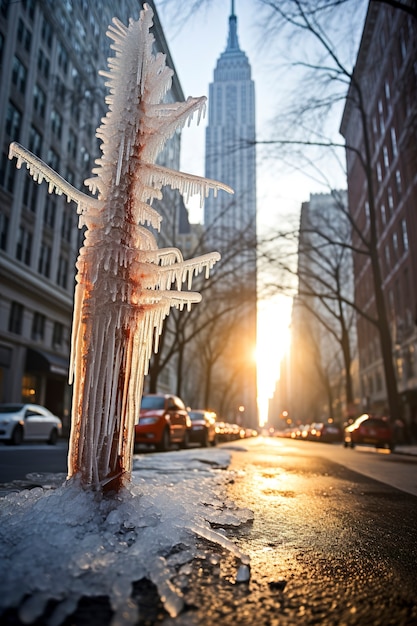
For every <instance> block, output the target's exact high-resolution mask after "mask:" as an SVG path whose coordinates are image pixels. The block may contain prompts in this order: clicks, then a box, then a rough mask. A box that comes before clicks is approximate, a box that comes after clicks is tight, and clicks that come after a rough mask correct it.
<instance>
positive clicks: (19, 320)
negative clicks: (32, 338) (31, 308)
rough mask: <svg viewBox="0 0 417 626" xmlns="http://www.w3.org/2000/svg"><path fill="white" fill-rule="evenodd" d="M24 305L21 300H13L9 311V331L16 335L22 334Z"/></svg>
mask: <svg viewBox="0 0 417 626" xmlns="http://www.w3.org/2000/svg"><path fill="white" fill-rule="evenodd" d="M22 327H23V306H22V305H21V304H19V302H12V306H11V307H10V313H9V332H11V333H15V335H21V334H22Z"/></svg>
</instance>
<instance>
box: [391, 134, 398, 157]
mask: <svg viewBox="0 0 417 626" xmlns="http://www.w3.org/2000/svg"><path fill="white" fill-rule="evenodd" d="M391 144H392V156H393V157H394V159H395V157H396V156H397V155H398V146H397V134H396V132H395V128H393V127H391Z"/></svg>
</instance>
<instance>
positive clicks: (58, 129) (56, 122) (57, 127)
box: [51, 109, 62, 139]
mask: <svg viewBox="0 0 417 626" xmlns="http://www.w3.org/2000/svg"><path fill="white" fill-rule="evenodd" d="M51 128H52V132H53V133H54V135H56V137H58V139H61V136H62V117H61V116H60V114H59V113H58V112H57V111H55V109H54V110H53V111H52V113H51Z"/></svg>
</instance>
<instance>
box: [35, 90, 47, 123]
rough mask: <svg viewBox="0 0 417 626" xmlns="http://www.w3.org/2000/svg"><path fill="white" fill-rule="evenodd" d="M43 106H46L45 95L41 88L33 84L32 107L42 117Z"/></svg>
mask: <svg viewBox="0 0 417 626" xmlns="http://www.w3.org/2000/svg"><path fill="white" fill-rule="evenodd" d="M45 107H46V96H45V94H44V92H43V91H42V89H41V88H40V87H39V86H38V85H35V87H34V89H33V108H34V110H35V111H36V113H37V114H38V115H39V116H40V117H42V118H44V117H45Z"/></svg>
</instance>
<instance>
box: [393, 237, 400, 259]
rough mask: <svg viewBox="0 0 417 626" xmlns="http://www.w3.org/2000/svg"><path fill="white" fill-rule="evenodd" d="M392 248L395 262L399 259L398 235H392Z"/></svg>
mask: <svg viewBox="0 0 417 626" xmlns="http://www.w3.org/2000/svg"><path fill="white" fill-rule="evenodd" d="M392 247H393V249H394V259H395V260H396V261H397V260H398V258H399V248H398V235H397V233H394V234H393V235H392Z"/></svg>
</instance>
